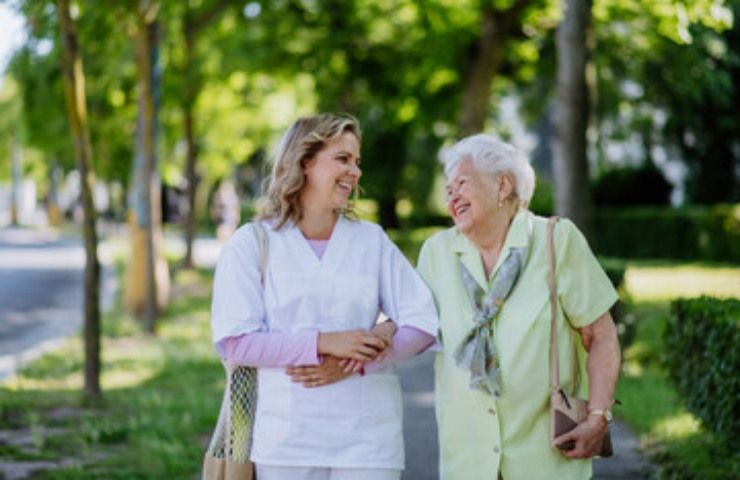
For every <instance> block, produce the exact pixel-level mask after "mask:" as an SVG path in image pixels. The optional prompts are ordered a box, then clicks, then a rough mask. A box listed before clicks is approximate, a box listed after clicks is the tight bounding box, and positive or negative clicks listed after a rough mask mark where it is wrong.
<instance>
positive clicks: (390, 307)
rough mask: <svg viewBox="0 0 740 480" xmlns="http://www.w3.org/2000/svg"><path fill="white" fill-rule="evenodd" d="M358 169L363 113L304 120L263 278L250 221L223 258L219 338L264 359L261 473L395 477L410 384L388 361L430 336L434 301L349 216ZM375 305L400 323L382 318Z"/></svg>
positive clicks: (365, 226)
mask: <svg viewBox="0 0 740 480" xmlns="http://www.w3.org/2000/svg"><path fill="white" fill-rule="evenodd" d="M360 175H361V170H360V129H359V126H358V124H357V122H356V120H355V119H354V118H352V117H349V116H338V115H328V114H324V115H317V116H312V117H305V118H301V119H298V120H297V121H296V122H295V123H294V124H293V126H292V127H291V128H290V129H289V130H288V131H287V133H286V134H285V135H284V137H283V139H282V141H281V143H280V145H279V147H278V150H277V155H276V158H275V164H274V167H273V171H272V177H271V179H270V183H269V186H268V189H267V193H266V195H265V197H264V198H263V199H262V205H261V210H260V213H259V215H258V218H259V220H258V221H259V222H260V223H261V225H262V226H263V227H264V228H265V230H266V231H267V237H268V244H269V254H268V262H267V266H266V270H265V272H264V287H263V286H262V284H261V278H262V277H261V276H262V273H261V272H260V266H259V265H260V251H259V247H258V243H257V240H256V237H255V235H254V232H253V231H252V229H251V228H245V227H242V228H240V229H239V230H237V232H236V233H235V234H234V236H233V237H232V238H231V239H230V241H229V242H228V243H227V244H226V245H225V247H224V251H223V253H222V254H221V258H220V259H219V262H218V265H217V267H216V276H215V280H214V291H213V307H212V326H213V340H214V343H215V344H216V348H217V350H218V351H219V353H220V354H221V356H222V357H223V358H224V359H226V360H227V361H230V362H232V363H236V364H241V365H249V366H255V367H258V382H259V385H258V392H259V393H258V395H259V398H258V402H257V412H256V419H255V426H254V437H253V444H252V454H251V458H252V461H253V462H255V464H256V469H257V477H258V478H259V479H260V480H273V479H298V480H300V479H317V480H318V479H323V480H341V479H352V480H363V479H367V480H386V479H388V480H391V479H394V480H397V479H399V478H400V472H401V469H402V468H403V465H404V457H403V433H402V425H401V409H402V403H401V391H400V386H399V382H398V378H397V376H396V374H395V372H394V371H393V369H392V367H390V366H389V365H388V364H389V363H392V362H393V361H396V360H399V359H401V358H404V357H407V356H411V355H413V354H416V353H418V352H420V351H422V350H424V349H425V348H427V347H428V346H429V345H430V344H432V343H433V341H434V336H435V335H436V332H437V314H436V310H435V307H434V303H433V300H432V297H431V294H430V292H429V291H428V289H427V287H426V286H425V284H424V282H423V281H422V280H421V279H420V278H419V277H418V275H417V274H416V272H415V271H414V270H413V268H412V267H411V265H410V264H409V263H408V262H407V261H406V259H405V258H404V257H403V255H402V254H401V252H400V251H399V250H398V248H396V246H395V245H394V244H393V243H392V242H391V241H390V240H389V239H388V237H387V236H386V235H385V233H384V232H383V230H382V229H381V228H380V227H379V226H377V225H374V224H372V223H368V222H364V221H358V220H355V219H353V216H352V208H351V202H350V199H351V197H352V194H353V192H354V191H355V190H356V188H357V185H358V181H359V179H360ZM379 313H383V314H385V315H387V316H388V317H390V318H392V319H393V322H386V323H383V324H380V325H376V319H377V318H378V315H379ZM359 365H362V366H363V367H364V368H363V369H362V370H361V371H359V372H355V371H354V370H357V368H354V367H355V366H359ZM315 387H320V388H315Z"/></svg>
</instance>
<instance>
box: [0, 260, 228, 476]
mask: <svg viewBox="0 0 740 480" xmlns="http://www.w3.org/2000/svg"><path fill="white" fill-rule="evenodd" d="M209 286H210V275H209V274H207V273H204V272H197V273H193V272H180V273H179V274H178V276H177V278H176V288H177V289H178V290H179V295H177V296H176V299H175V300H174V301H173V303H172V304H171V307H170V309H169V312H168V313H167V315H166V316H165V317H164V318H162V320H161V322H160V324H159V325H160V328H159V332H158V336H157V337H156V338H154V337H151V336H148V335H146V334H145V333H143V332H142V330H141V328H140V327H139V325H138V324H137V323H136V322H135V321H134V320H132V319H130V318H128V317H126V316H125V315H123V314H121V313H120V312H112V313H111V314H108V315H106V317H105V319H104V338H103V346H102V353H103V373H102V379H101V380H102V386H103V390H104V392H105V403H104V405H102V406H101V407H98V408H80V390H81V386H82V376H81V373H80V372H81V368H82V353H81V352H82V346H81V341H80V340H79V339H73V340H70V341H69V342H68V343H67V344H66V345H64V346H63V347H62V348H60V349H59V350H58V351H55V352H53V353H50V354H47V355H45V356H44V357H42V358H40V359H38V360H37V361H35V362H33V363H32V364H31V365H29V366H28V367H27V368H25V369H24V370H23V371H22V372H21V373H20V374H19V375H17V376H16V377H14V378H12V379H10V380H9V381H6V382H5V383H4V384H3V385H2V386H1V387H0V431H2V432H5V433H8V434H10V438H11V439H13V438H15V439H16V441H15V443H16V444H13V443H14V442H10V443H9V444H8V443H5V442H0V463H5V464H6V466H7V465H9V463H8V462H10V461H16V462H17V461H20V460H24V461H25V460H55V461H57V462H59V461H62V463H63V464H64V465H66V466H65V467H64V468H55V469H50V470H46V471H43V472H41V473H38V474H37V476H34V478H64V479H74V478H106V479H116V478H120V479H136V478H196V477H197V476H198V473H199V471H200V462H201V460H202V456H203V453H204V446H205V444H206V442H207V441H208V435H209V433H210V430H211V429H212V428H213V426H214V425H215V421H216V416H217V415H218V409H219V405H220V397H221V394H222V392H223V368H222V367H221V364H220V363H219V362H218V360H217V358H216V356H215V354H214V353H213V350H212V347H211V343H210V330H209V325H208V322H209V295H210V291H209ZM23 440H25V441H23ZM0 478H1V475H0Z"/></svg>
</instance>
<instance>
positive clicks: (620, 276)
mask: <svg viewBox="0 0 740 480" xmlns="http://www.w3.org/2000/svg"><path fill="white" fill-rule="evenodd" d="M599 263H600V264H601V267H602V268H603V269H604V272H606V276H607V277H609V280H611V282H612V285H614V288H615V289H616V290H617V292H619V298H620V299H619V301H617V303H615V304H614V305H613V306H612V308H610V309H609V313H611V314H612V319H614V324H615V325H616V326H617V331H618V332H619V347H620V349H621V350H622V351H624V350H625V349H626V348H627V347H629V346H630V344H631V343H632V341H633V340H634V339H635V334H636V333H637V324H636V323H635V316H634V315H627V314H625V311H624V304H623V303H622V302H624V301H625V300H626V298H625V295H626V292H625V289H624V288H622V287H623V285H624V273H625V271H626V270H627V263H626V262H625V261H624V260H621V259H618V258H604V257H602V258H599Z"/></svg>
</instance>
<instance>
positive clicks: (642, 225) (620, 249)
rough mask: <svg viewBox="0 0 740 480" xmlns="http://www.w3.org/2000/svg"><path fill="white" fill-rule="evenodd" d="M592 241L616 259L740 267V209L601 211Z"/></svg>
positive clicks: (595, 219) (603, 251) (734, 206)
mask: <svg viewBox="0 0 740 480" xmlns="http://www.w3.org/2000/svg"><path fill="white" fill-rule="evenodd" d="M590 241H591V244H592V247H593V249H594V251H595V252H597V253H598V254H599V255H607V256H612V257H620V258H651V259H657V258H669V259H676V260H681V259H683V260H702V261H720V262H740V205H716V206H713V207H692V208H681V209H675V208H660V207H641V208H612V209H598V210H596V212H595V215H594V229H593V235H592V238H590Z"/></svg>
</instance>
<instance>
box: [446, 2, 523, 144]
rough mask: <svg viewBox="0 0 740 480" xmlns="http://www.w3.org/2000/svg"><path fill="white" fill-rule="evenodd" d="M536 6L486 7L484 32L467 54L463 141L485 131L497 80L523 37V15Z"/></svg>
mask: <svg viewBox="0 0 740 480" xmlns="http://www.w3.org/2000/svg"><path fill="white" fill-rule="evenodd" d="M536 3H537V2H536V1H533V0H513V1H509V2H493V3H492V4H489V3H487V2H484V3H483V5H482V7H481V9H480V32H479V33H478V35H477V36H476V37H475V38H473V39H472V40H471V41H470V43H469V45H468V46H467V48H466V51H465V63H464V65H463V72H462V87H463V91H462V99H461V102H460V124H459V132H458V135H459V136H460V137H465V136H468V135H472V134H475V133H478V132H481V131H483V128H484V126H485V122H486V118H487V117H488V115H489V111H490V103H491V84H492V83H493V79H494V77H495V76H496V75H497V74H498V73H499V72H500V70H501V67H502V64H503V62H504V60H505V52H506V50H507V48H509V47H510V44H511V42H512V40H513V39H515V38H517V37H520V36H522V26H523V15H524V13H525V12H526V10H527V7H529V6H531V5H533V4H536ZM502 5H503V6H502Z"/></svg>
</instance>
